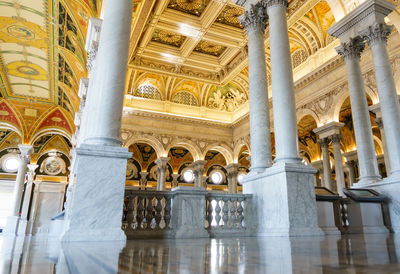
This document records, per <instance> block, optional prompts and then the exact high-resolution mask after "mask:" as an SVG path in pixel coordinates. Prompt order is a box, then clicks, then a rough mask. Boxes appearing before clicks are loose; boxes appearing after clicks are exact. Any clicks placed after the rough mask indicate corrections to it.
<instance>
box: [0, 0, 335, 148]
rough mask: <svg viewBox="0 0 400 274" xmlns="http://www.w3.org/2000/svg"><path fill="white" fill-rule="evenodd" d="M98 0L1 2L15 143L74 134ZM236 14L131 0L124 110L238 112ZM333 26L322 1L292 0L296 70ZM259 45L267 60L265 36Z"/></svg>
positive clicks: (190, 0)
mask: <svg viewBox="0 0 400 274" xmlns="http://www.w3.org/2000/svg"><path fill="white" fill-rule="evenodd" d="M107 1H114V0H107ZM102 2H103V1H101V0H2V1H0V93H1V94H0V96H1V98H0V123H1V124H0V126H1V127H8V128H9V129H12V130H14V131H16V132H18V134H19V135H20V136H21V137H22V140H23V142H25V143H32V142H34V140H35V138H36V139H37V137H38V136H39V135H40V134H42V133H44V132H47V131H51V132H59V133H62V134H63V135H65V136H71V135H72V133H73V131H74V124H73V118H74V113H75V112H76V111H77V110H78V109H79V98H78V96H77V93H78V89H79V80H80V78H81V77H87V69H86V59H87V54H86V52H85V49H84V44H85V37H86V31H87V27H88V19H89V18H90V17H92V16H95V17H100V14H101V7H102ZM242 12H243V8H242V7H240V6H237V5H235V4H233V2H232V1H227V0H218V1H217V0H134V8H133V23H132V32H131V41H130V55H129V65H128V66H129V67H128V77H127V85H126V94H127V97H126V101H125V106H126V107H127V108H130V109H141V110H152V111H160V112H165V113H173V114H182V115H186V114H188V113H189V114H188V115H189V116H191V117H197V118H208V119H216V120H220V121H224V122H232V121H234V120H235V119H237V118H239V117H240V116H242V115H244V114H246V113H247V111H248V109H247V108H248V106H247V104H246V102H247V101H248V68H247V37H246V34H245V30H244V29H243V27H242V26H241V25H240V23H239V20H238V19H237V17H238V16H239V15H240V14H241V13H242ZM333 22H334V16H333V14H332V11H331V9H330V7H329V5H328V3H327V2H326V1H325V0H322V1H319V0H307V1H306V0H293V1H290V4H289V9H288V24H289V27H290V30H289V38H290V46H291V52H292V60H293V66H294V67H298V66H301V64H303V63H304V62H306V61H307V60H308V58H309V57H310V56H312V55H313V54H315V53H316V52H318V51H319V50H321V49H323V48H324V47H326V46H327V45H328V44H329V43H331V42H332V41H333V39H332V38H331V37H329V36H328V35H327V33H326V30H327V29H328V28H329V27H330V26H331V24H333ZM265 48H266V60H267V66H269V41H268V35H267V34H266V40H265ZM267 70H268V71H269V67H267Z"/></svg>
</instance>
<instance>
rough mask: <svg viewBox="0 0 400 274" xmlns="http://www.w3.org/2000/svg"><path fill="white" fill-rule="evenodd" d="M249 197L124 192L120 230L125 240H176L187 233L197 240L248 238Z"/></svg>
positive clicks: (195, 192) (189, 192)
mask: <svg viewBox="0 0 400 274" xmlns="http://www.w3.org/2000/svg"><path fill="white" fill-rule="evenodd" d="M251 197H252V195H244V194H227V193H214V192H206V191H204V190H201V189H199V190H195V189H193V190H188V189H183V190H182V189H179V188H178V189H176V190H175V189H174V190H172V191H147V190H136V189H132V188H127V189H125V199H124V212H123V217H122V229H123V230H124V231H125V234H126V235H127V237H128V239H134V238H174V237H178V238H179V237H186V236H185V235H191V233H195V234H196V235H198V237H208V236H211V237H214V236H245V235H249V234H250V233H249V232H250V230H249V227H250V226H251V224H252V222H251V220H252V218H251V216H252V215H251V211H250V210H248V207H249V205H250V203H251ZM186 232H187V233H186ZM207 232H208V233H207ZM200 235H202V236H200ZM193 236H194V235H193Z"/></svg>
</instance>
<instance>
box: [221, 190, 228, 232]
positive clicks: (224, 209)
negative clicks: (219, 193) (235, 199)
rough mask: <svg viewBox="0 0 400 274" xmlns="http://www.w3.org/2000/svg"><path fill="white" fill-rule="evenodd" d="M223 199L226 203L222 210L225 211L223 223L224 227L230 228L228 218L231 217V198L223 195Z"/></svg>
mask: <svg viewBox="0 0 400 274" xmlns="http://www.w3.org/2000/svg"><path fill="white" fill-rule="evenodd" d="M222 201H223V202H224V205H223V206H222V212H223V214H224V215H222V221H223V222H224V223H223V225H222V226H223V227H224V228H228V227H229V225H228V219H229V216H228V212H229V211H228V201H229V198H228V197H223V198H222Z"/></svg>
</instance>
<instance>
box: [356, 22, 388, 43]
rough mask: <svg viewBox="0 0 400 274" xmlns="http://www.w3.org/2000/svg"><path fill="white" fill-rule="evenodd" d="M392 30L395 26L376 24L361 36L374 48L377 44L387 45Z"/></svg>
mask: <svg viewBox="0 0 400 274" xmlns="http://www.w3.org/2000/svg"><path fill="white" fill-rule="evenodd" d="M392 30H393V26H389V25H386V24H382V23H376V24H374V25H372V26H369V27H368V28H367V29H366V30H365V31H363V32H362V33H361V36H362V38H363V39H365V40H366V41H367V43H368V45H369V46H372V45H373V44H374V43H376V42H384V43H385V44H386V42H387V38H388V36H389V34H390V33H391V32H392Z"/></svg>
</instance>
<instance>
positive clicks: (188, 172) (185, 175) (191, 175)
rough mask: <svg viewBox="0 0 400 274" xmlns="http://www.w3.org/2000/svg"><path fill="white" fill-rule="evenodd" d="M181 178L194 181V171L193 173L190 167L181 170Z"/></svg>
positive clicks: (187, 181)
mask: <svg viewBox="0 0 400 274" xmlns="http://www.w3.org/2000/svg"><path fill="white" fill-rule="evenodd" d="M183 180H184V181H185V182H186V183H191V182H193V181H194V173H193V170H191V169H186V170H185V171H184V172H183Z"/></svg>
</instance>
